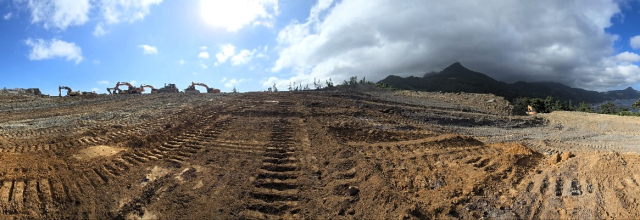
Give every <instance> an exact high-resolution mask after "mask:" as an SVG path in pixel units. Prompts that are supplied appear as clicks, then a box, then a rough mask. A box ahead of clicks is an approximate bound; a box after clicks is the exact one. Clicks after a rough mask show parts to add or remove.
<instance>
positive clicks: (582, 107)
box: [578, 102, 595, 113]
mask: <svg viewBox="0 0 640 220" xmlns="http://www.w3.org/2000/svg"><path fill="white" fill-rule="evenodd" d="M578 111H579V112H590V113H594V112H595V111H593V109H592V108H591V106H589V104H587V103H586V102H581V103H580V106H578Z"/></svg>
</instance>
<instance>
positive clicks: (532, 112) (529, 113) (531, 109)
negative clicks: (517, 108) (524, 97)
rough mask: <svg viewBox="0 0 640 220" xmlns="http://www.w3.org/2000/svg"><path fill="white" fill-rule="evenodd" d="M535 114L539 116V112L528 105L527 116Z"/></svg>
mask: <svg viewBox="0 0 640 220" xmlns="http://www.w3.org/2000/svg"><path fill="white" fill-rule="evenodd" d="M535 114H538V112H536V110H535V109H533V107H531V105H527V115H535Z"/></svg>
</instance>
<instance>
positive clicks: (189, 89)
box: [184, 82, 220, 93]
mask: <svg viewBox="0 0 640 220" xmlns="http://www.w3.org/2000/svg"><path fill="white" fill-rule="evenodd" d="M196 86H202V87H204V88H206V89H207V93H220V90H219V89H214V88H209V86H207V85H206V84H204V83H197V82H191V85H190V86H189V87H187V89H185V90H184V93H200V91H199V90H197V89H196Z"/></svg>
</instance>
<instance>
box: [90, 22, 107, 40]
mask: <svg viewBox="0 0 640 220" xmlns="http://www.w3.org/2000/svg"><path fill="white" fill-rule="evenodd" d="M106 33H107V31H105V30H104V24H102V23H98V25H96V28H95V29H94V30H93V36H96V37H100V36H104V35H105V34H106Z"/></svg>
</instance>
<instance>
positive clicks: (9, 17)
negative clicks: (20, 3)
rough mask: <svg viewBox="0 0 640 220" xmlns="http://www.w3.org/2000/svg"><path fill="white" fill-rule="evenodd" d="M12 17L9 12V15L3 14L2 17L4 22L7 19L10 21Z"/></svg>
mask: <svg viewBox="0 0 640 220" xmlns="http://www.w3.org/2000/svg"><path fill="white" fill-rule="evenodd" d="M12 16H13V14H12V13H11V12H9V13H7V14H5V15H4V16H3V17H4V20H9V19H11V17H12Z"/></svg>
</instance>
